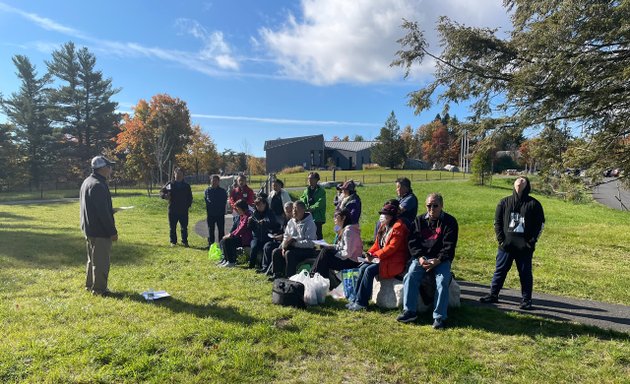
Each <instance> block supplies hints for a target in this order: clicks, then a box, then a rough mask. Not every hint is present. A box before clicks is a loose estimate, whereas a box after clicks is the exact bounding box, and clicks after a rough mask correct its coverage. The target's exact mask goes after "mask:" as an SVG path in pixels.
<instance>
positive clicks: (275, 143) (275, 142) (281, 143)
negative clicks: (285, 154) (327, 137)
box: [265, 135, 324, 151]
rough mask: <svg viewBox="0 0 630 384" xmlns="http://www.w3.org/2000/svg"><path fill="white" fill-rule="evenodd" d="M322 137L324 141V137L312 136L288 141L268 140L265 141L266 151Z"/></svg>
mask: <svg viewBox="0 0 630 384" xmlns="http://www.w3.org/2000/svg"><path fill="white" fill-rule="evenodd" d="M318 137H321V139H322V141H324V135H311V136H300V137H289V138H286V139H276V140H267V141H265V151H266V150H268V149H272V148H277V147H282V146H284V145H288V144H292V143H296V142H298V141H303V140H309V139H314V138H318Z"/></svg>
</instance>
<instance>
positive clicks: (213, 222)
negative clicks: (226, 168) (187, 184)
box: [204, 175, 227, 246]
mask: <svg viewBox="0 0 630 384" xmlns="http://www.w3.org/2000/svg"><path fill="white" fill-rule="evenodd" d="M220 181H221V179H220V178H219V175H212V177H211V180H210V186H209V187H208V188H207V189H206V192H205V193H204V196H205V199H206V214H207V217H206V222H207V223H208V246H211V245H212V244H213V243H214V239H215V237H214V227H215V226H216V227H217V229H218V230H219V239H222V238H223V237H224V236H225V205H226V203H227V192H226V191H225V189H223V188H221V186H220V185H219V182H220Z"/></svg>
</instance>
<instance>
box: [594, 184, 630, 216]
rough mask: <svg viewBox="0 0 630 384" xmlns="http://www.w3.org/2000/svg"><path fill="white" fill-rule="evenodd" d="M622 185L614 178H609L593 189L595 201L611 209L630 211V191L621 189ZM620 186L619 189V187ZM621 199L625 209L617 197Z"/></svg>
mask: <svg viewBox="0 0 630 384" xmlns="http://www.w3.org/2000/svg"><path fill="white" fill-rule="evenodd" d="M620 184H621V183H620V182H618V181H617V179H616V178H614V177H607V178H605V179H604V181H603V183H601V184H599V185H598V186H596V187H595V188H593V191H592V194H593V199H595V201H597V202H598V203H600V204H604V205H606V206H609V207H610V208H614V209H619V210H626V211H628V210H630V191H628V190H627V189H625V188H623V187H621V185H620ZM618 186H619V189H617V187H618ZM618 195H619V197H620V198H621V203H623V205H625V209H624V208H623V206H622V205H621V203H620V202H619V200H617V196H618Z"/></svg>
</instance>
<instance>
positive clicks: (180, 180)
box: [160, 168, 193, 248]
mask: <svg viewBox="0 0 630 384" xmlns="http://www.w3.org/2000/svg"><path fill="white" fill-rule="evenodd" d="M173 175H174V176H175V180H173V181H169V182H168V183H167V184H166V185H165V186H164V187H163V188H162V189H161V190H160V196H161V197H162V198H163V199H166V200H168V225H169V228H170V239H171V247H174V246H175V245H177V223H178V222H179V226H180V230H181V233H182V244H183V245H184V247H187V248H188V210H189V209H190V206H191V205H192V201H193V196H192V190H191V189H190V184H188V183H187V182H186V181H184V171H183V170H182V169H181V168H175V170H174V171H173Z"/></svg>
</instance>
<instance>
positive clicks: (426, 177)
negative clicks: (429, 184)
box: [424, 172, 429, 181]
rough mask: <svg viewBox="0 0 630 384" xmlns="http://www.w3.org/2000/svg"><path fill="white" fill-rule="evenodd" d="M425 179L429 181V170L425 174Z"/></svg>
mask: <svg viewBox="0 0 630 384" xmlns="http://www.w3.org/2000/svg"><path fill="white" fill-rule="evenodd" d="M424 180H426V181H429V172H427V173H425V174H424Z"/></svg>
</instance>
